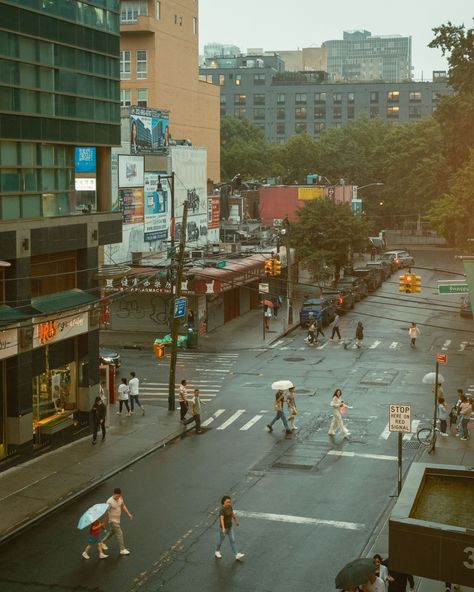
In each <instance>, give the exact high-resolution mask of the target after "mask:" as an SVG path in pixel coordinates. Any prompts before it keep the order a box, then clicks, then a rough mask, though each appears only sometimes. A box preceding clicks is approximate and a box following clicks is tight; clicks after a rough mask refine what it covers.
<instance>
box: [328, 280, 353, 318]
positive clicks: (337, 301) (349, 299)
mask: <svg viewBox="0 0 474 592" xmlns="http://www.w3.org/2000/svg"><path fill="white" fill-rule="evenodd" d="M323 295H324V296H327V297H328V298H331V299H332V301H333V302H334V306H335V307H336V311H337V312H338V313H341V312H347V311H348V310H351V309H352V308H354V303H355V298H354V296H353V295H352V292H351V290H350V288H348V287H347V286H341V287H338V288H327V289H326V288H324V292H323Z"/></svg>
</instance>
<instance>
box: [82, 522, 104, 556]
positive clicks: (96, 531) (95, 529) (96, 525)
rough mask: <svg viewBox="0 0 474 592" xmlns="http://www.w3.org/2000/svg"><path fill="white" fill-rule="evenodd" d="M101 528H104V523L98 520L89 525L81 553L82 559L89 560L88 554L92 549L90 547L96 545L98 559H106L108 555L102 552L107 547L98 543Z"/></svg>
mask: <svg viewBox="0 0 474 592" xmlns="http://www.w3.org/2000/svg"><path fill="white" fill-rule="evenodd" d="M102 528H104V523H103V522H101V521H100V520H96V521H95V522H93V523H92V524H91V525H90V528H89V537H88V539H87V546H86V548H85V549H84V551H83V553H82V557H83V558H84V559H90V555H89V553H90V550H91V549H92V545H97V550H98V551H99V557H100V559H107V557H108V555H106V554H105V553H104V551H105V550H106V549H107V545H104V543H101V542H99V538H100V531H101V530H102Z"/></svg>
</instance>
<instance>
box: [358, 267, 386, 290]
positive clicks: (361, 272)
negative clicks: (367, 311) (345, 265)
mask: <svg viewBox="0 0 474 592" xmlns="http://www.w3.org/2000/svg"><path fill="white" fill-rule="evenodd" d="M352 274H353V275H355V276H356V277H360V278H362V279H363V280H364V281H365V283H366V284H367V288H368V290H369V292H373V291H374V290H376V289H377V288H379V287H380V286H381V285H382V278H381V276H380V273H379V272H378V271H376V270H375V269H367V267H363V268H361V269H354V270H353V271H352Z"/></svg>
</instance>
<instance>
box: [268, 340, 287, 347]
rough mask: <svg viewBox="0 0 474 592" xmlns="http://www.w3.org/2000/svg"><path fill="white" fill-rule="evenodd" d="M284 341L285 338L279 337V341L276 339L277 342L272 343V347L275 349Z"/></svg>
mask: <svg viewBox="0 0 474 592" xmlns="http://www.w3.org/2000/svg"><path fill="white" fill-rule="evenodd" d="M282 343H285V340H284V339H279V340H278V341H275V343H272V345H271V346H270V349H274V348H275V347H278V346H279V345H281V344H282Z"/></svg>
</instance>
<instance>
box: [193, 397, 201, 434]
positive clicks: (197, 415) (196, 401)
mask: <svg viewBox="0 0 474 592" xmlns="http://www.w3.org/2000/svg"><path fill="white" fill-rule="evenodd" d="M191 410H192V412H193V417H194V423H195V424H196V434H202V430H201V399H200V397H199V389H194V398H193V406H192V409H191Z"/></svg>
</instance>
